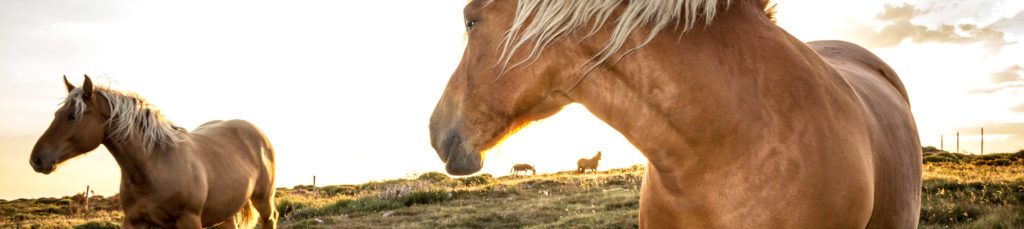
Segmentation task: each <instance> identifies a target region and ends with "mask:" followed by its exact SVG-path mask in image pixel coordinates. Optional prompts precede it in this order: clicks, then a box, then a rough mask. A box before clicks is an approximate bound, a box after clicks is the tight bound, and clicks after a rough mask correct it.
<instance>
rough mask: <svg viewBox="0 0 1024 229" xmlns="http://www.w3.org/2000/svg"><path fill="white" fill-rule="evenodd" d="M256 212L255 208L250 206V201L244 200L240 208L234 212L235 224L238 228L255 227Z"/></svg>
mask: <svg viewBox="0 0 1024 229" xmlns="http://www.w3.org/2000/svg"><path fill="white" fill-rule="evenodd" d="M258 214H259V213H256V208H255V207H253V206H252V201H246V202H245V206H242V210H241V211H238V214H235V225H236V226H237V227H238V228H255V227H256V216H257V215H258Z"/></svg>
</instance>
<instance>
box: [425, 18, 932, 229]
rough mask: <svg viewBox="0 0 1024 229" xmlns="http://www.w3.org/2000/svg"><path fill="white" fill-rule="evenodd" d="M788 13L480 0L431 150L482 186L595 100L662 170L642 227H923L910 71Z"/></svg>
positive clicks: (645, 189)
mask: <svg viewBox="0 0 1024 229" xmlns="http://www.w3.org/2000/svg"><path fill="white" fill-rule="evenodd" d="M794 4H795V3H794ZM773 15H774V7H772V6H771V4H770V2H769V0H729V1H724V0H633V1H627V0H610V1H594V0H473V1H470V2H469V3H468V4H467V5H466V6H465V8H464V9H463V17H464V24H463V26H464V28H465V31H466V32H465V33H466V34H465V37H466V47H465V49H464V52H463V55H462V61H461V62H460V63H459V65H458V66H457V68H456V69H455V70H454V71H453V73H452V75H451V76H450V78H449V81H448V84H447V86H446V88H445V90H444V92H443V93H442V94H441V98H440V99H439V100H438V102H437V105H436V107H435V109H434V112H433V113H432V114H431V117H430V124H429V128H430V142H431V145H432V146H433V147H434V150H435V151H436V152H437V155H438V157H439V158H440V159H441V161H442V162H444V163H445V169H446V170H447V171H448V173H450V174H455V175H469V174H472V173H475V172H478V171H480V169H481V168H482V167H483V164H484V158H485V157H484V155H483V152H486V151H488V150H490V149H491V148H492V147H494V146H495V145H497V144H499V143H500V142H501V141H503V140H504V139H505V138H506V137H507V136H510V135H512V134H514V133H515V131H517V130H519V129H520V128H521V127H523V126H524V125H526V124H528V123H531V122H533V121H536V120H540V119H543V118H546V117H549V116H551V115H554V114H555V113H558V112H559V111H560V110H561V109H562V108H563V107H564V106H566V105H568V104H571V103H579V104H582V105H583V106H584V107H586V108H587V110H588V111H590V112H591V113H592V114H593V115H594V116H596V117H597V118H599V119H601V120H602V121H604V122H605V123H607V124H608V125H609V126H611V127H612V128H614V129H615V130H617V131H618V132H619V133H621V134H622V135H623V136H624V137H625V138H626V140H628V141H629V142H630V143H632V144H633V146H635V147H636V148H637V149H638V150H639V151H640V152H642V153H643V155H644V156H645V157H646V158H647V161H648V163H647V167H646V172H645V176H644V179H643V184H642V186H641V188H640V206H639V216H638V218H639V225H640V227H641V228H646V227H671V228H680V227H695V228H759V227H769V228H916V227H917V223H918V220H919V215H920V213H921V209H920V206H921V143H920V138H919V136H918V133H917V125H916V124H915V122H914V116H913V114H912V113H911V109H910V100H909V97H908V95H907V91H906V89H905V88H904V86H903V83H902V82H901V81H900V79H899V77H898V76H897V74H896V72H895V71H894V70H893V69H892V68H890V67H889V66H888V65H887V64H886V63H885V62H884V61H882V60H881V59H880V58H878V57H877V56H875V55H874V54H872V53H871V52H870V51H868V50H866V49H864V48H862V47H860V46H857V45H854V44H851V43H848V42H841V41H821V42H811V43H809V44H808V43H804V42H803V41H801V40H799V39H797V38H796V37H793V36H792V35H790V34H789V33H788V32H786V31H785V30H784V29H783V28H781V27H779V26H778V25H776V24H774V23H773Z"/></svg>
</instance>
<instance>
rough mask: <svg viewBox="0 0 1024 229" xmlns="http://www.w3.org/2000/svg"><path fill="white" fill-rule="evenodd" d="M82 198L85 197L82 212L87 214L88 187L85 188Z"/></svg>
mask: <svg viewBox="0 0 1024 229" xmlns="http://www.w3.org/2000/svg"><path fill="white" fill-rule="evenodd" d="M83 196H85V208H84V209H83V210H82V212H89V185H86V186H85V193H84V194H83Z"/></svg>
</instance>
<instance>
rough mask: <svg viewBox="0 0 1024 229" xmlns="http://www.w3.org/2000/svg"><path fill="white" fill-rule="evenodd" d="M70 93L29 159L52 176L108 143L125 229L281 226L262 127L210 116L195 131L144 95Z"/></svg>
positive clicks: (92, 90) (93, 90)
mask: <svg viewBox="0 0 1024 229" xmlns="http://www.w3.org/2000/svg"><path fill="white" fill-rule="evenodd" d="M64 83H65V85H66V86H67V88H68V96H67V98H66V99H65V101H64V104H63V106H62V107H61V108H60V109H59V110H57V112H56V114H55V115H54V119H53V122H52V123H50V127H49V128H48V129H46V132H44V133H43V136H42V137H39V141H38V142H36V145H35V148H33V149H32V159H31V160H30V163H31V164H32V168H33V169H35V170H36V172H39V173H43V174H50V173H51V172H53V171H54V170H55V169H56V168H57V166H58V165H60V164H61V163H62V162H64V161H67V160H68V159H71V158H74V157H77V156H79V155H82V154H85V153H86V152H89V151H92V150H93V149H96V147H99V145H100V144H103V146H106V147H107V150H109V151H110V154H112V155H113V156H114V159H115V160H117V164H118V166H120V167H121V193H120V195H121V209H123V210H124V212H125V213H124V214H125V216H124V227H125V228H145V229H149V228H150V227H152V226H159V227H161V228H201V227H211V226H215V225H218V224H221V223H222V222H223V223H225V225H221V227H222V228H223V227H229V228H236V227H248V228H252V227H254V226H255V225H254V224H255V221H254V220H253V215H254V214H253V213H254V212H253V208H255V210H256V211H258V212H259V215H260V223H261V224H262V228H275V227H276V223H277V222H276V221H277V210H276V209H275V208H274V149H273V147H271V145H270V142H269V141H268V140H267V138H266V137H265V136H263V133H262V132H260V130H259V129H256V126H253V125H252V124H251V123H249V122H246V121H242V120H230V121H210V122H207V123H206V124H203V125H201V126H199V127H198V128H196V129H195V131H193V132H191V133H186V132H184V131H182V130H183V129H180V128H177V127H175V126H174V125H173V124H171V122H170V121H168V120H166V119H164V118H163V116H162V115H160V113H159V112H158V111H157V110H156V109H154V108H153V106H152V105H150V104H149V103H147V102H146V101H145V100H144V99H142V98H141V97H138V96H137V95H135V94H129V93H123V92H119V91H114V90H110V89H108V88H104V87H94V86H93V84H92V81H91V80H90V79H89V77H88V76H86V77H85V83H84V84H83V85H82V87H78V88H75V86H73V85H71V83H68V81H67V78H66V77H65V78H64Z"/></svg>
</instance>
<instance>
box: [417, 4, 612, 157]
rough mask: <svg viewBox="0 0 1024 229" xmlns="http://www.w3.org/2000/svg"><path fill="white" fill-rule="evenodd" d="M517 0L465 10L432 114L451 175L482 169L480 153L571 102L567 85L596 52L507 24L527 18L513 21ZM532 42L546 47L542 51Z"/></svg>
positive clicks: (433, 131) (434, 137)
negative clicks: (456, 59) (461, 35)
mask: <svg viewBox="0 0 1024 229" xmlns="http://www.w3.org/2000/svg"><path fill="white" fill-rule="evenodd" d="M516 4H517V3H516V1H489V0H477V1H472V2H470V3H469V4H468V5H467V6H466V7H465V9H464V17H465V23H466V24H465V26H466V37H467V44H466V50H465V52H464V53H463V55H462V61H461V63H460V64H459V66H458V68H456V69H455V72H454V73H453V74H452V76H451V78H450V79H449V81H448V86H447V87H446V88H445V91H444V93H443V94H442V95H441V99H440V101H439V102H438V103H437V107H436V108H435V109H434V112H433V115H432V116H431V117H430V140H431V145H432V146H433V147H434V149H435V150H436V151H437V154H438V156H440V157H441V161H443V162H445V163H446V166H445V168H446V170H447V171H448V173H450V174H455V175H468V174H472V173H474V172H477V171H480V169H481V168H482V167H483V160H484V157H483V155H482V153H483V152H484V151H486V150H488V149H490V148H491V147H493V146H494V145H496V144H497V143H498V142H500V141H501V140H502V139H504V138H505V137H506V136H507V135H509V134H511V133H513V132H514V131H515V130H517V129H518V128H520V127H522V126H523V125H525V124H527V123H529V122H531V121H535V120H539V119H543V118H546V117H548V116H551V115H553V114H555V113H557V112H558V111H560V110H561V109H562V107H564V106H565V105H568V104H569V103H572V102H573V99H571V98H570V97H569V95H567V92H566V90H567V89H568V88H570V87H571V85H572V83H573V82H574V81H575V80H576V79H577V78H578V76H579V75H580V72H581V71H580V69H581V68H580V67H581V64H582V63H586V62H587V61H588V60H589V58H590V57H591V56H592V55H593V53H589V54H588V53H585V51H582V50H585V49H580V48H578V47H579V46H586V44H580V43H577V42H578V40H575V39H550V40H546V39H543V38H539V39H533V40H531V39H530V38H529V36H538V34H536V33H532V34H527V33H529V31H528V29H523V28H518V29H517V27H513V26H512V25H513V24H519V25H523V23H525V22H522V23H516V22H514V21H519V20H520V18H521V17H522V15H520V16H518V17H517V15H515V14H516V12H517V10H516V9H517V5H516ZM524 20H525V19H524ZM526 22H528V21H526ZM508 31H521V33H520V35H518V36H517V37H519V38H522V39H519V38H512V39H508V38H507V37H506V32H508ZM523 37H526V38H523ZM534 38H536V37H534ZM519 41H529V42H523V43H521V42H519ZM537 43H541V45H543V46H545V47H546V48H547V51H546V52H539V51H540V50H541V49H540V48H536V46H535V44H537ZM531 47H532V48H533V49H531ZM568 47H573V48H568ZM593 48H594V49H590V50H596V49H599V48H600V47H593ZM516 49H520V50H519V51H518V52H516V51H515V50H516ZM534 51H536V52H534ZM523 61H525V62H523ZM574 76H575V77H574Z"/></svg>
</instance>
